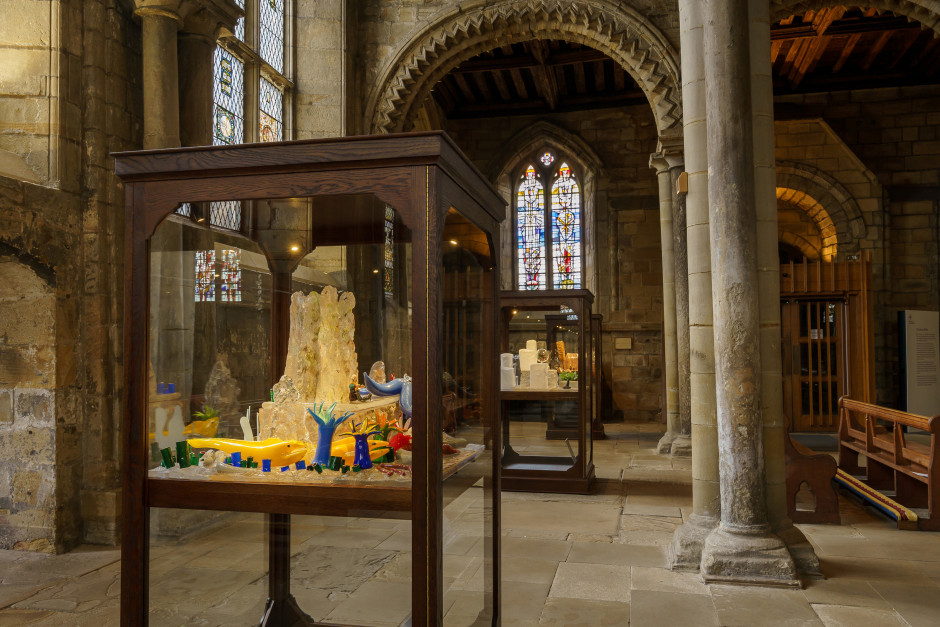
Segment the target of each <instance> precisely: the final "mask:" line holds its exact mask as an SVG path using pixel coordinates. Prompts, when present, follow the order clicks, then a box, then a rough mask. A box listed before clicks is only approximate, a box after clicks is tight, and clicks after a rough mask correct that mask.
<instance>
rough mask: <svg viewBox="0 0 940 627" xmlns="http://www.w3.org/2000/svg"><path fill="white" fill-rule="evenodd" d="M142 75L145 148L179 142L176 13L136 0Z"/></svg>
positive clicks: (178, 16) (162, 146) (170, 145)
mask: <svg viewBox="0 0 940 627" xmlns="http://www.w3.org/2000/svg"><path fill="white" fill-rule="evenodd" d="M137 6H138V8H137V10H136V11H135V12H134V14H135V15H137V16H139V17H140V22H141V33H142V39H143V43H142V53H143V75H144V77H143V78H144V148H173V147H178V146H179V145H180V121H179V82H178V77H177V53H176V31H177V30H179V28H180V26H182V23H183V22H182V19H181V17H180V15H179V13H177V12H175V11H172V10H169V9H167V8H165V7H161V6H153V3H149V2H146V1H143V2H141V1H138V3H137Z"/></svg>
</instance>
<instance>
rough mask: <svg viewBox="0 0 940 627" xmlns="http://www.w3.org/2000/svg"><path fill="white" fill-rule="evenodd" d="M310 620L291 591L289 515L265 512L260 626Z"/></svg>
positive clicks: (291, 624)
mask: <svg viewBox="0 0 940 627" xmlns="http://www.w3.org/2000/svg"><path fill="white" fill-rule="evenodd" d="M313 624H314V621H313V619H312V618H311V617H310V616H308V615H307V614H306V613H305V612H304V611H303V610H302V609H300V606H299V605H298V604H297V600H296V599H295V598H294V596H293V595H292V594H291V593H290V515H288V514H268V602H267V603H266V604H265V606H264V616H262V617H261V625H260V627H294V626H295V625H313Z"/></svg>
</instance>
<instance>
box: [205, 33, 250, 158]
mask: <svg viewBox="0 0 940 627" xmlns="http://www.w3.org/2000/svg"><path fill="white" fill-rule="evenodd" d="M213 71H214V76H215V85H214V89H213V90H212V92H213V108H212V118H213V138H212V143H213V144H214V145H219V144H238V143H241V142H242V141H244V137H245V131H244V120H245V116H244V110H245V109H244V104H245V96H244V94H245V65H244V64H243V63H242V62H241V61H240V60H239V59H238V58H237V57H235V56H234V55H232V54H231V53H230V52H229V51H228V50H225V49H224V48H222V47H221V46H216V47H215V55H214V57H213Z"/></svg>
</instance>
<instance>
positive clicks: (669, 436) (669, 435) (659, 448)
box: [656, 431, 676, 455]
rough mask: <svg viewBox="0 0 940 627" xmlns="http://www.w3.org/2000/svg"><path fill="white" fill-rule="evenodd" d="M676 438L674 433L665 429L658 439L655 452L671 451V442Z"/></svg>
mask: <svg viewBox="0 0 940 627" xmlns="http://www.w3.org/2000/svg"><path fill="white" fill-rule="evenodd" d="M675 439H676V434H675V433H674V432H672V431H667V432H666V433H664V434H663V437H661V438H660V439H659V444H657V445H656V452H657V453H659V454H660V455H668V454H669V452H670V451H672V443H673V442H674V441H675Z"/></svg>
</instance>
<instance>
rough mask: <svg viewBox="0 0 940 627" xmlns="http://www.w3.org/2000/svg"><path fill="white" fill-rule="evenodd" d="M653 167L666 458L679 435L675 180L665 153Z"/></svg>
mask: <svg viewBox="0 0 940 627" xmlns="http://www.w3.org/2000/svg"><path fill="white" fill-rule="evenodd" d="M650 167H651V168H655V169H656V178H657V179H658V181H659V234H660V242H661V245H662V258H663V352H664V359H663V377H664V378H665V379H666V399H665V401H666V403H665V405H666V408H665V409H666V433H665V434H664V435H663V437H662V438H661V439H660V440H659V444H658V445H657V447H656V449H657V452H659V453H660V454H662V455H665V454H667V453H670V452H671V451H672V443H673V442H674V441H675V439H676V437H677V436H678V435H679V430H680V426H679V367H678V362H677V359H678V352H677V348H676V276H675V275H676V273H675V256H674V254H673V250H672V246H673V236H672V233H673V229H674V228H675V227H674V225H673V222H672V198H673V196H672V187H671V186H672V177H671V176H670V173H669V163H668V162H667V161H666V159H665V157H663V154H662V153H661V152H659V153H654V154H652V155H650Z"/></svg>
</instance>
